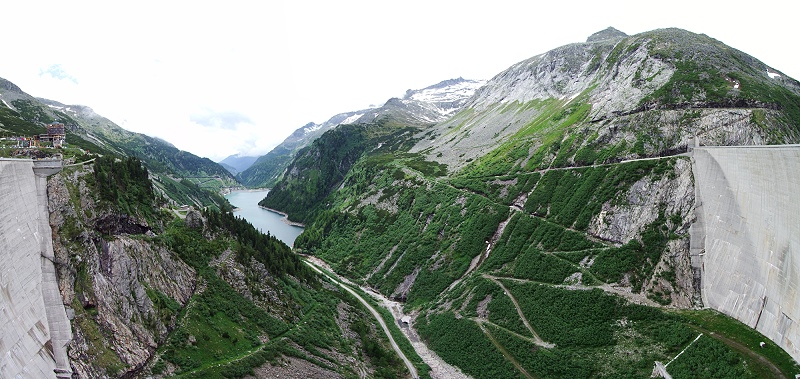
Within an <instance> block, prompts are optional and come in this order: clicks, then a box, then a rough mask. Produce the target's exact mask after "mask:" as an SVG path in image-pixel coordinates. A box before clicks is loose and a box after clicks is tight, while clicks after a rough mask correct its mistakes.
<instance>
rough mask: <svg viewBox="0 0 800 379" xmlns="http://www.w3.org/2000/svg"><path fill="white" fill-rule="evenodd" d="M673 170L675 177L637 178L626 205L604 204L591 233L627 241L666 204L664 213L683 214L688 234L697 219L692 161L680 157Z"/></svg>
mask: <svg viewBox="0 0 800 379" xmlns="http://www.w3.org/2000/svg"><path fill="white" fill-rule="evenodd" d="M673 172H674V175H675V177H674V179H672V178H670V177H669V175H664V176H661V177H658V178H654V177H651V176H648V177H645V178H642V179H641V180H639V181H637V182H636V183H634V184H633V185H632V186H631V188H630V189H628V191H627V194H626V195H625V199H626V201H625V202H624V203H622V204H613V205H612V204H611V203H610V202H607V203H606V204H603V209H602V211H600V214H598V215H597V216H595V217H594V218H592V221H591V223H590V224H589V228H588V230H587V232H588V233H589V234H592V235H595V236H597V237H599V238H602V239H604V240H607V241H613V242H616V243H620V244H624V243H627V242H628V241H630V240H631V239H633V238H635V237H637V236H638V235H640V234H641V232H642V231H643V230H644V228H645V227H646V226H647V225H648V224H650V223H652V222H653V221H655V219H656V218H658V215H659V212H660V211H661V210H660V206H662V205H663V206H664V210H663V211H664V215H665V216H666V217H667V218H669V217H670V216H672V215H677V216H680V218H681V220H682V225H681V230H682V231H683V232H684V234H685V233H687V232H688V228H689V224H690V223H691V222H692V221H693V219H694V181H693V178H692V170H691V164H690V163H689V160H688V159H686V158H684V159H679V160H677V161H676V163H675V167H674V168H673Z"/></svg>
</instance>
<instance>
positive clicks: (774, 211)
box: [691, 145, 800, 361]
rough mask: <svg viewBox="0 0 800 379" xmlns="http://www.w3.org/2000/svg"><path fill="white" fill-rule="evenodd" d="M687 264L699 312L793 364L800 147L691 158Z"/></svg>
mask: <svg viewBox="0 0 800 379" xmlns="http://www.w3.org/2000/svg"><path fill="white" fill-rule="evenodd" d="M692 155H693V158H694V165H695V166H694V174H695V183H696V186H695V188H696V196H697V199H696V200H697V202H696V204H697V208H696V214H697V221H696V224H695V225H694V226H693V227H692V242H691V244H692V251H693V255H694V257H693V259H694V264H695V265H699V267H700V269H701V272H702V273H701V283H702V297H703V303H704V305H705V306H707V307H710V308H714V309H716V310H719V311H721V312H723V313H725V314H727V315H730V316H732V317H734V318H736V319H738V320H739V321H741V322H743V323H745V324H747V325H748V326H750V327H752V328H754V329H756V330H758V331H759V332H761V333H762V334H764V335H765V336H767V337H768V338H770V339H771V340H773V341H774V342H775V343H777V344H778V345H779V346H781V347H782V348H783V349H785V350H786V351H787V352H788V353H789V354H790V355H791V356H792V357H793V358H794V359H795V360H796V361H800V325H798V323H800V145H787V146H753V147H702V148H695V149H694V150H693V152H692Z"/></svg>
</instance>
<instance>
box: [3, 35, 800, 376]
mask: <svg viewBox="0 0 800 379" xmlns="http://www.w3.org/2000/svg"><path fill="white" fill-rule="evenodd" d="M0 99H2V103H0V128H1V129H0V132H2V133H4V135H22V134H34V133H41V132H39V131H37V130H43V126H44V125H45V124H49V123H54V122H55V123H63V124H64V125H65V129H66V139H67V143H68V146H67V147H66V148H64V149H61V150H47V149H35V150H34V149H22V148H9V147H4V148H3V150H2V154H3V155H4V156H13V157H16V158H20V157H23V158H24V157H33V158H41V155H53V154H59V155H60V156H61V157H63V163H64V167H63V168H62V169H61V171H60V172H59V173H57V174H53V175H51V176H49V177H48V178H47V185H46V186H47V199H46V201H45V203H46V204H44V207H45V208H47V216H49V218H48V220H47V221H48V222H47V223H46V224H49V227H50V228H51V230H52V248H51V250H52V254H53V258H52V259H51V261H52V263H53V265H54V267H55V278H56V280H57V288H58V294H59V295H60V300H61V301H60V302H57V304H55V305H56V306H57V308H64V309H65V310H66V314H67V316H68V318H69V325H70V329H71V330H70V331H69V333H70V338H68V340H67V341H65V342H64V343H65V351H66V357H64V358H65V359H66V361H68V366H67V367H62V366H59V364H61V363H59V362H63V361H60V359H61V358H60V355H59V354H60V353H59V351H61V350H60V345H59V342H58V341H60V340H58V339H57V338H56V337H52V338H50V337H48V336H54V335H56V332H55V331H53V327H52V326H49V328H50V329H48V326H47V325H48V324H47V322H44V323H36V325H33V323H31V325H32V326H29V327H27V328H29V329H25V328H22V327H17V326H15V325H22V324H24V322H22V321H24V320H22V321H20V320H21V319H22V318H24V317H25V316H24V315H27V314H33V313H31V312H34V311H35V309H34V308H36V305H35V304H38V303H36V302H34V305H33V306H31V310H30V311H29V312H28V311H26V312H27V313H26V312H22V311H19V312H17V310H16V309H17V308H16V307H19V308H20V309H21V306H20V305H19V304H28V302H26V301H23V300H24V299H23V300H20V297H24V296H31V295H30V293H32V292H31V291H22V290H20V291H17V290H16V288H18V287H20V286H22V285H21V284H15V283H14V282H10V281H9V279H2V278H0V285H2V288H3V289H4V291H3V292H2V293H3V305H2V308H0V309H2V311H3V312H0V313H2V317H0V321H5V325H8V326H3V328H5V329H2V331H3V333H4V337H3V339H2V341H0V342H2V343H0V352H2V353H3V354H4V355H3V356H4V357H5V358H3V357H0V376H2V377H6V376H8V377H21V378H27V377H37V376H36V374H35V373H33V371H32V369H31V367H33V363H30V364H29V363H25V362H24V360H25V359H29V360H30V361H31V362H33V361H41V362H45V364H49V363H48V362H52V364H53V366H54V367H55V368H56V371H55V374H53V375H54V376H55V375H59V377H69V375H72V376H74V377H79V378H146V377H147V378H150V377H152V378H163V377H181V378H241V377H248V378H253V377H255V378H273V377H289V378H412V377H421V378H467V377H470V378H647V377H651V376H652V377H664V378H737V379H739V378H787V379H792V378H795V377H796V376H797V375H800V365H798V361H800V296H798V293H800V195H798V192H797V191H796V188H798V186H800V147H799V146H798V145H797V144H798V143H800V82H798V81H797V80H794V79H792V78H789V77H787V76H786V75H784V74H783V73H782V72H781V71H779V70H778V69H775V68H772V67H769V66H767V65H765V64H764V63H762V62H760V61H759V60H757V59H756V58H754V57H751V56H749V55H747V54H746V53H744V52H741V51H738V50H735V49H733V48H731V47H728V46H726V45H724V44H722V43H721V42H719V41H717V40H715V39H713V38H711V37H709V36H706V35H702V34H694V33H692V32H689V31H685V30H680V29H660V30H654V31H650V32H645V33H641V34H636V35H632V36H628V35H626V34H625V33H623V32H621V31H618V30H616V29H614V28H608V29H606V30H603V31H600V32H598V33H595V34H593V35H591V36H589V37H588V39H587V40H586V42H583V43H574V44H570V45H566V46H562V47H559V48H556V49H554V50H551V51H549V52H546V53H543V54H541V55H537V56H535V57H532V58H530V59H527V60H525V61H522V62H519V63H517V64H514V65H512V66H511V67H509V68H508V69H506V70H505V71H503V72H501V73H499V74H497V75H496V76H495V77H494V78H492V79H490V80H488V81H475V80H466V79H462V78H458V79H452V80H445V81H442V82H441V83H438V84H435V85H433V86H430V87H427V88H424V89H421V90H409V91H407V92H406V94H405V96H403V98H393V99H390V100H388V101H387V102H386V103H385V104H384V105H382V106H380V107H375V108H369V109H364V110H359V111H352V112H345V113H341V114H338V115H335V116H333V117H331V118H330V119H329V120H328V121H326V122H324V123H322V124H315V123H309V124H307V125H305V126H303V127H301V128H299V129H297V131H295V132H294V133H293V134H292V135H291V136H289V137H288V138H287V139H286V140H285V141H284V142H283V143H282V144H281V145H279V146H278V147H276V148H275V149H274V150H272V151H271V152H269V153H268V154H266V155H264V156H262V157H259V158H258V159H250V160H247V159H243V158H242V157H235V156H232V157H229V158H228V159H226V160H225V161H223V163H225V165H226V166H225V167H226V168H227V170H226V169H225V168H223V166H221V165H219V164H216V163H214V162H211V161H210V160H208V159H205V158H199V157H197V156H194V155H192V154H190V153H187V152H182V151H180V150H178V149H177V148H175V147H174V146H172V145H171V144H169V143H167V142H165V141H162V140H159V139H156V138H152V137H148V136H145V135H141V134H137V133H132V132H128V131H126V130H124V129H122V128H120V127H119V126H117V125H115V124H114V123H113V122H111V121H109V120H108V119H105V118H103V117H102V116H99V115H97V114H95V113H94V112H93V111H92V110H91V109H89V108H88V107H85V106H74V105H64V104H61V103H58V102H56V101H51V100H45V99H37V98H34V97H32V96H30V95H27V94H25V93H24V92H23V91H22V90H21V89H19V88H18V87H17V86H15V85H14V84H12V83H10V82H8V81H5V80H1V79H0ZM3 143H5V142H3ZM9 162H11V163H9ZM19 162H21V161H11V160H0V176H2V178H3V181H4V182H6V183H10V180H12V179H13V180H19V181H20V183H22V182H24V178H22V177H21V174H19V172H21V171H19V170H20V169H19V168H18V166H13V165H20V164H22V163H19ZM26 162H27V161H26ZM12 166H13V167H16V168H13V169H12V168H7V167H12ZM37 175H39V174H37ZM31 176H33V173H31ZM31 180H32V179H31ZM240 186H245V187H271V188H272V189H271V191H270V192H269V194H268V196H267V197H266V198H264V199H263V200H262V201H261V203H260V205H261V206H264V207H267V208H270V209H274V210H277V211H280V212H284V213H286V214H287V216H288V219H289V220H290V221H294V222H298V223H302V224H304V225H305V230H304V232H303V233H302V234H301V235H300V236H299V237H298V238H297V239H296V241H295V243H294V246H293V247H289V246H286V245H285V244H284V243H283V242H281V241H279V240H278V239H277V238H275V237H274V236H272V235H270V234H269V233H268V234H266V235H265V234H261V233H259V232H258V231H257V230H256V229H255V228H253V227H252V226H251V225H250V224H249V223H248V222H247V221H245V220H242V219H239V218H236V217H234V216H233V215H232V213H231V212H230V211H231V207H230V204H228V203H227V201H225V199H224V198H222V197H221V196H220V192H222V191H226V190H228V189H230V188H234V187H240ZM7 187H8V188H7ZM22 187H24V186H22ZM0 188H3V189H5V190H6V191H7V192H8V193H3V194H0V195H2V196H0V201H3V202H5V203H4V206H5V204H12V203H13V204H19V203H20V199H23V200H25V199H29V198H30V199H35V196H33V197H25V196H29V195H25V194H24V193H23V192H24V191H22V190H19V191H17V190H12V189H11V186H10V185H9V186H5V185H4V186H3V187H0ZM31 196H32V195H31ZM23 202H24V201H23ZM33 203H35V201H33ZM19 206H20V205H15V207H19ZM41 206H42V205H41V204H40V205H36V204H31V205H30V207H31V208H30V209H33V210H32V211H31V212H32V213H35V212H36V209H39V207H41ZM7 209H12V208H8V207H7ZM13 209H17V208H13ZM0 216H2V218H0V222H2V223H4V225H2V227H3V228H0V231H4V233H5V232H6V231H8V234H7V235H3V236H2V238H1V239H0V247H2V248H3V250H2V251H0V254H2V255H0V256H2V257H3V258H4V259H3V262H9V261H11V260H12V259H11V258H12V257H14V255H13V254H14V253H13V252H12V251H11V250H12V247H14V246H21V245H24V244H25V243H23V242H24V241H28V240H27V239H26V238H28V236H27V235H23V234H22V232H20V233H17V232H14V233H17V234H14V233H12V231H15V230H22V229H17V227H16V226H14V225H15V224H14V223H15V222H19V221H14V220H18V219H19V218H14V217H17V216H14V215H13V214H11V213H10V211H9V212H4V213H0ZM45 234H46V233H45ZM30 235H34V233H31V234H30ZM37 236H40V233H39V232H37V234H36V235H35V236H34V237H33V238H41V237H37ZM47 237H49V234H48V235H47ZM23 240H24V241H23ZM34 240H35V239H34ZM19 241H23V242H19ZM37 246H38V245H37ZM43 246H44V245H43ZM44 250H46V249H44ZM44 250H43V252H42V255H43V257H45V256H46V255H47V254H45V252H44ZM15 251H16V250H15ZM39 261H40V259H39V258H38V256H37V257H36V263H37V265H38V262H39ZM42 261H43V262H44V259H42ZM10 265H11V263H2V264H0V266H2V271H0V272H2V273H3V277H5V278H9V277H12V276H9V275H10V274H11V273H12V271H14V270H15V269H12V268H9V267H12V266H10ZM37 267H38V266H37ZM41 267H46V266H45V264H44V263H43V264H42V266H41ZM20 275H21V274H20ZM14 277H15V276H14ZM45 281H46V280H45ZM37 288H38V287H37ZM23 292H24V293H25V294H27V295H20V294H19V293H23ZM34 292H35V291H34ZM40 292H41V291H40ZM37 296H38V295H37ZM46 299H47V297H46V296H45V300H44V305H45V306H52V305H53V304H48V300H46ZM59 311H60V309H59ZM49 312H50V311H49V310H48V313H47V314H48V315H49V314H50V313H49ZM17 314H22V315H23V316H16V315H17ZM45 321H47V320H45ZM38 325H41V327H39V326H38ZM49 325H53V323H50V324H49ZM15 328H16V329H15ZM37 330H38V332H37ZM6 336H9V337H6ZM12 336H13V337H12ZM42 336H44V337H42ZM36 341H41V343H39V342H36ZM31 345H33V346H34V348H33V349H32V351H33V353H32V354H31V356H30V357H27V358H25V357H23V356H22V355H24V354H23V353H20V351H23V349H21V348H18V347H19V346H31ZM37 349H38V350H37ZM19 357H21V358H19ZM35 357H39V358H35ZM20 362H22V363H20ZM37 367H39V366H37ZM59 370H61V371H59Z"/></svg>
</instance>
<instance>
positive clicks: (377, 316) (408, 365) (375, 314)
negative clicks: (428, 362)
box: [303, 259, 419, 379]
mask: <svg viewBox="0 0 800 379" xmlns="http://www.w3.org/2000/svg"><path fill="white" fill-rule="evenodd" d="M303 262H305V264H307V265H308V266H309V267H311V269H312V270H314V271H316V272H318V273H320V274H322V275H324V276H325V277H326V278H328V279H329V280H330V281H332V282H334V283H336V284H337V285H339V287H342V288H343V289H344V290H345V291H347V292H349V293H350V294H351V295H353V296H355V298H356V299H358V301H360V302H361V304H364V306H365V307H367V309H369V311H370V313H372V316H373V317H375V320H377V321H378V323H379V324H380V325H381V328H383V332H384V333H386V337H387V338H389V343H391V345H392V349H394V351H395V352H396V353H397V355H398V356H399V357H400V359H402V360H403V363H405V365H406V368H408V372H410V373H411V377H412V378H414V379H417V378H419V375H418V374H417V369H416V367H414V365H413V364H411V361H410V360H408V358H407V357H406V355H405V354H403V351H402V350H400V346H398V345H397V342H395V340H394V338H393V337H392V333H391V332H389V327H388V326H386V322H384V321H383V317H381V315H380V313H378V311H376V310H375V308H373V307H372V306H371V305H370V304H369V303H367V301H366V300H364V298H363V297H361V296H360V295H359V294H358V293H356V291H353V290H352V289H351V288H350V287H348V286H346V285H345V284H344V283H342V282H341V281H340V280H338V279H336V278H333V277H331V276H330V275H328V274H327V273H325V272H324V271H322V270H321V269H320V268H319V267H318V266H317V265H315V264H314V263H313V262H311V261H310V260H308V259H303Z"/></svg>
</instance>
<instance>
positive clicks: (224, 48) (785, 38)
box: [0, 0, 800, 158]
mask: <svg viewBox="0 0 800 379" xmlns="http://www.w3.org/2000/svg"><path fill="white" fill-rule="evenodd" d="M785 8H786V5H785V3H782V2H779V1H775V2H770V1H767V2H766V3H763V4H760V6H759V7H756V8H749V9H748V11H747V16H746V19H747V22H746V23H742V22H730V20H732V19H733V20H737V19H738V20H741V19H742V17H744V16H743V14H742V12H741V10H740V9H738V7H733V6H730V3H729V2H721V1H710V2H696V1H691V2H690V1H686V0H679V1H677V2H673V3H670V6H668V7H667V6H663V5H658V6H656V7H649V6H647V5H646V4H643V3H641V2H634V1H625V0H618V1H607V2H596V1H573V2H570V3H558V2H549V3H542V2H529V1H506V0H498V1H493V2H482V3H464V2H456V1H421V0H409V1H405V2H402V3H397V2H375V1H359V0H342V1H336V2H331V1H269V2H247V1H234V2H206V1H197V2H188V1H171V2H163V1H158V2H156V1H138V2H129V3H119V2H107V1H78V2H61V1H55V0H53V1H35V0H34V1H24V2H22V1H20V2H13V3H11V4H8V5H6V6H4V8H3V13H4V15H9V16H8V17H5V18H4V25H3V28H4V30H13V31H14V33H13V35H12V34H6V35H5V36H4V38H3V43H4V52H5V53H4V57H3V58H2V59H0V77H3V78H6V79H8V80H11V81H12V82H14V83H15V84H17V85H19V86H20V87H21V88H22V89H23V90H24V91H26V92H28V93H30V94H31V95H33V96H39V97H46V98H51V99H53V100H58V101H61V102H64V103H72V104H84V105H88V106H90V107H92V108H93V109H95V110H96V111H97V112H98V113H99V114H102V115H104V116H106V117H108V118H109V119H111V120H113V121H115V122H117V123H120V124H121V126H123V127H125V128H127V129H129V130H133V131H137V132H142V133H146V134H150V135H153V136H157V137H160V138H163V139H166V140H168V141H170V142H171V143H173V144H175V145H176V146H178V147H179V148H181V149H185V150H188V151H191V152H193V153H195V154H198V155H202V156H207V157H211V158H215V157H216V158H224V157H225V156H227V155H230V154H232V153H235V152H244V153H251V154H263V153H266V152H267V151H268V150H269V149H271V148H272V147H274V146H275V145H276V144H278V143H280V142H281V141H282V140H283V139H285V138H286V137H287V136H288V135H289V134H290V133H291V132H292V131H293V130H294V129H296V128H298V127H300V126H302V125H304V124H306V123H307V122H309V121H315V122H322V121H325V120H327V119H328V118H329V117H330V116H332V115H334V114H337V113H341V112H346V111H352V110H358V109H363V108H364V107H366V106H367V105H368V104H382V103H383V102H385V101H386V100H387V99H388V98H390V97H393V96H402V94H403V93H404V92H405V90H406V89H417V88H423V87H426V86H428V85H430V84H434V83H436V82H439V81H441V80H444V79H449V78H455V77H459V76H463V77H465V78H470V79H490V78H491V77H492V76H494V75H496V74H498V73H499V72H500V71H502V70H503V69H505V68H507V67H509V66H510V65H512V64H514V63H516V62H519V61H521V60H523V59H527V58H529V57H531V56H533V55H536V54H539V53H543V52H546V51H548V50H550V49H552V48H555V47H558V46H561V45H564V44H567V43H572V42H581V41H584V40H585V39H586V37H588V36H589V35H590V34H592V33H593V32H595V31H598V30H602V29H605V28H606V27H608V26H614V27H616V28H617V29H619V30H622V31H624V32H626V33H628V34H635V33H639V32H643V31H647V30H652V29H656V28H662V27H671V26H675V27H680V28H684V29H687V30H690V31H693V32H696V33H705V34H708V35H709V36H711V37H714V38H716V39H718V40H720V41H722V42H724V43H726V44H729V45H730V46H732V47H734V48H737V49H740V50H742V51H744V52H746V53H749V54H751V55H753V56H755V57H756V58H758V59H761V60H763V61H764V62H765V63H766V64H768V65H770V66H772V67H774V68H775V69H777V70H780V71H782V72H784V73H786V74H787V75H789V76H792V77H795V78H798V77H800V71H798V68H797V63H796V62H798V61H800V60H799V59H798V54H800V53H798V51H797V50H796V49H790V48H787V47H786V46H790V45H791V41H790V38H792V37H793V36H794V35H795V34H796V30H794V29H795V28H794V24H795V23H794V20H793V19H792V17H793V15H794V12H790V11H789V10H788V9H785ZM775 10H778V11H777V12H776V11H775Z"/></svg>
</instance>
